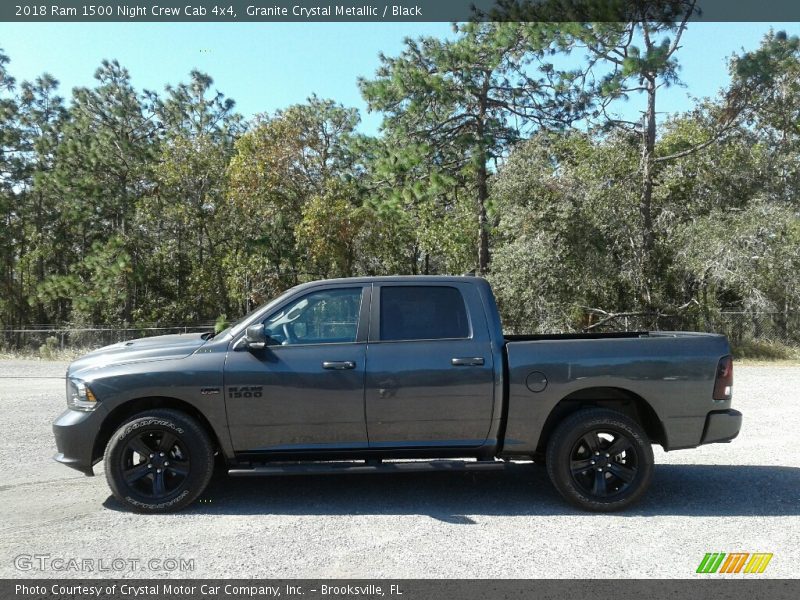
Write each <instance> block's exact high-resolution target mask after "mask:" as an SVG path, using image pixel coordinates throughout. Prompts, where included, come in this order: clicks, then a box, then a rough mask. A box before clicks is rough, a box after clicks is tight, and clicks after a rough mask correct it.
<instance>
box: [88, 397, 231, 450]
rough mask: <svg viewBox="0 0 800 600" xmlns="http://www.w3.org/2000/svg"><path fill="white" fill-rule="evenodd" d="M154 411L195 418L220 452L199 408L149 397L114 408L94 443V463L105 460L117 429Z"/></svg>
mask: <svg viewBox="0 0 800 600" xmlns="http://www.w3.org/2000/svg"><path fill="white" fill-rule="evenodd" d="M152 409H172V410H176V411H179V412H182V413H184V414H186V415H188V416H190V417H192V418H194V419H195V420H196V421H197V422H198V423H199V424H200V426H201V427H202V428H203V429H204V430H205V432H206V433H207V434H208V437H209V439H210V440H211V443H212V444H213V446H214V450H215V452H216V451H219V450H220V448H221V444H220V440H219V437H218V436H217V433H216V431H214V428H213V427H212V426H211V423H210V422H209V420H208V418H207V417H206V416H205V415H204V414H203V413H202V412H201V411H200V410H198V409H197V407H195V406H192V405H191V404H189V403H188V402H186V401H185V400H180V399H178V398H171V397H167V396H149V397H143V398H136V399H133V400H128V401H127V402H124V403H122V404H120V405H119V406H117V407H116V408H114V409H113V410H112V411H111V412H110V413H109V414H108V416H107V417H106V418H105V419H104V420H103V424H102V425H101V426H100V430H99V432H98V434H97V437H96V438H95V441H94V448H93V450H92V463H93V464H94V463H97V462H99V461H100V460H101V459H102V458H103V453H104V452H105V449H106V446H107V445H108V442H109V440H110V439H111V436H112V435H113V434H114V432H115V431H116V430H117V429H119V427H120V425H122V424H123V423H124V422H125V421H127V420H128V419H130V418H131V417H133V416H134V415H137V414H139V413H142V412H144V411H147V410H152Z"/></svg>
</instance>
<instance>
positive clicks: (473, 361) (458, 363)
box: [450, 356, 485, 367]
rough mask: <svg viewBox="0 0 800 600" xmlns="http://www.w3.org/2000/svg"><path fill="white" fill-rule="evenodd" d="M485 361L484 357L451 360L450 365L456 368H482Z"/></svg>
mask: <svg viewBox="0 0 800 600" xmlns="http://www.w3.org/2000/svg"><path fill="white" fill-rule="evenodd" d="M484 362H485V361H484V360H483V357H482V356H475V357H472V358H451V359H450V364H451V365H453V366H454V367H480V366H481V365H482V364H483V363H484Z"/></svg>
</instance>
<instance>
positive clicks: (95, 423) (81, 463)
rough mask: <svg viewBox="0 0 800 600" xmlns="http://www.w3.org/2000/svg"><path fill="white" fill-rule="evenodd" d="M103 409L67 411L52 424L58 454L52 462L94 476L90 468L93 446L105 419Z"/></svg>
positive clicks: (92, 459)
mask: <svg viewBox="0 0 800 600" xmlns="http://www.w3.org/2000/svg"><path fill="white" fill-rule="evenodd" d="M105 412H106V411H105V409H104V408H103V407H101V406H98V407H97V408H96V409H95V410H93V411H91V412H84V411H79V410H71V409H67V410H65V411H64V412H63V413H61V415H59V417H58V418H57V419H56V420H55V422H54V423H53V434H54V435H55V438H56V447H57V448H58V453H57V454H56V455H55V456H54V457H53V459H54V460H56V461H57V462H60V463H61V464H63V465H67V466H68V467H72V468H73V469H77V470H78V471H80V472H81V473H84V474H86V475H94V471H93V470H92V466H93V465H94V463H95V462H97V461H95V460H94V457H93V453H94V444H95V440H96V439H97V435H98V433H99V432H100V426H101V425H102V423H103V418H104V417H105Z"/></svg>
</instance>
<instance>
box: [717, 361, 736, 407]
mask: <svg viewBox="0 0 800 600" xmlns="http://www.w3.org/2000/svg"><path fill="white" fill-rule="evenodd" d="M732 394H733V357H732V356H723V357H722V358H720V359H719V363H718V364H717V378H716V379H715V380H714V400H730V399H731V395H732Z"/></svg>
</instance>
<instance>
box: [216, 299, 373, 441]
mask: <svg viewBox="0 0 800 600" xmlns="http://www.w3.org/2000/svg"><path fill="white" fill-rule="evenodd" d="M368 314H369V287H364V286H360V285H359V286H354V287H346V288H342V287H327V288H322V289H319V290H315V291H312V292H309V293H307V294H305V295H303V296H301V297H299V298H293V299H289V300H287V302H286V303H285V304H284V305H283V306H280V307H278V308H277V309H276V310H275V312H273V313H272V314H271V315H269V316H268V317H267V318H266V319H265V320H264V328H265V333H266V334H267V336H268V343H267V347H266V348H265V349H263V350H248V349H247V348H245V347H243V346H241V347H239V348H238V349H233V350H231V351H230V352H229V353H228V358H227V361H226V365H225V400H226V406H227V412H228V422H229V425H230V431H231V438H232V440H233V446H234V449H235V450H236V451H237V452H261V451H285V452H291V451H302V450H324V449H331V450H342V449H358V448H366V447H367V446H368V444H367V431H366V423H365V419H364V375H365V362H366V334H365V330H366V324H367V318H368ZM359 329H362V334H361V335H362V336H363V338H364V339H363V341H361V340H360V334H359Z"/></svg>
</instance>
